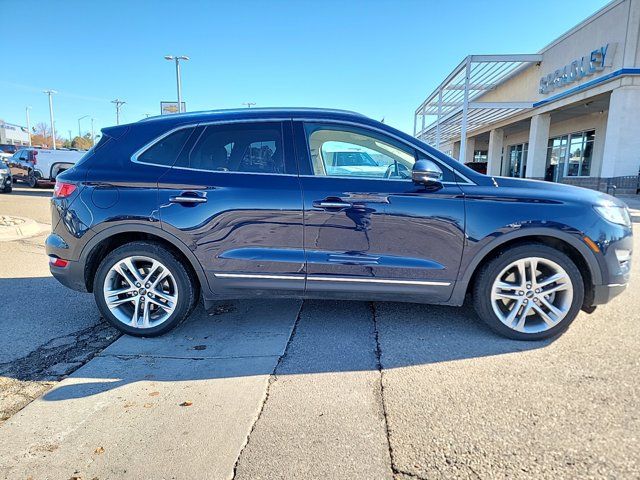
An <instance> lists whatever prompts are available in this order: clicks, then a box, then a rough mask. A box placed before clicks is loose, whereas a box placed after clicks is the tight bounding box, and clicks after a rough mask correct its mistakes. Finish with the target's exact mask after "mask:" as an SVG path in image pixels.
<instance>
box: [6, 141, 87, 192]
mask: <svg viewBox="0 0 640 480" xmlns="http://www.w3.org/2000/svg"><path fill="white" fill-rule="evenodd" d="M85 153H86V152H84V151H76V150H49V149H44V148H31V147H29V148H22V149H20V150H18V151H17V152H16V153H15V154H14V155H13V156H12V157H11V158H9V160H8V164H9V168H10V169H11V174H12V175H13V181H14V183H15V181H16V180H20V181H23V182H27V183H28V184H29V186H30V187H32V188H35V187H37V186H39V185H47V184H49V185H52V184H53V183H54V182H55V180H56V177H57V176H58V174H60V173H62V172H64V171H65V170H68V169H69V168H71V167H73V166H74V165H75V164H76V163H77V162H78V160H80V159H81V158H82V156H83V155H84V154H85Z"/></svg>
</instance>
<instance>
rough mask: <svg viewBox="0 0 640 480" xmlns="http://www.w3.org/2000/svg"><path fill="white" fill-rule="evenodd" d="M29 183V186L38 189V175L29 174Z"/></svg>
mask: <svg viewBox="0 0 640 480" xmlns="http://www.w3.org/2000/svg"><path fill="white" fill-rule="evenodd" d="M27 182H28V183H29V186H30V187H31V188H38V178H37V177H36V174H35V173H34V172H33V171H31V172H29V177H28V178H27Z"/></svg>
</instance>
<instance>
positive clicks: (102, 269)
mask: <svg viewBox="0 0 640 480" xmlns="http://www.w3.org/2000/svg"><path fill="white" fill-rule="evenodd" d="M136 255H138V256H145V257H149V258H152V259H154V260H157V261H159V262H160V263H162V264H163V265H164V266H166V267H167V268H168V269H169V271H170V272H171V274H172V275H173V277H174V278H175V281H176V287H177V291H178V301H177V305H176V308H175V310H174V311H173V313H172V314H171V316H170V317H169V318H168V319H167V320H165V321H164V322H163V323H161V324H160V325H157V326H154V327H150V328H135V327H133V326H131V325H125V324H124V323H122V322H121V321H120V320H118V319H117V318H116V317H115V315H114V314H113V313H112V312H111V310H109V308H108V307H107V304H106V301H105V298H104V292H103V287H104V283H105V281H106V277H107V274H108V273H109V270H110V269H111V267H113V266H114V265H115V264H116V263H117V262H118V261H120V260H123V259H125V258H126V257H130V256H136ZM93 293H94V297H95V299H96V303H97V305H98V309H99V310H100V312H101V313H102V316H103V317H104V318H106V319H107V320H108V321H109V323H111V324H112V325H113V326H114V327H116V328H117V329H118V330H120V331H121V332H123V333H126V334H128V335H133V336H136V337H156V336H158V335H162V334H164V333H166V332H168V331H169V330H172V329H173V328H175V327H176V326H178V325H179V324H180V323H182V322H183V321H184V320H185V319H186V318H187V317H188V316H189V314H190V313H191V312H192V311H193V309H194V308H195V306H196V304H197V302H198V296H199V286H198V283H197V279H196V278H194V276H193V274H192V273H191V271H190V270H188V269H187V268H185V267H184V265H183V264H182V261H181V259H179V258H178V257H176V255H175V254H174V253H173V252H171V251H170V250H168V249H166V248H165V247H163V246H162V245H159V244H157V243H153V242H144V241H140V242H131V243H127V244H125V245H123V246H121V247H118V248H116V249H115V250H113V251H112V252H111V253H109V254H108V255H107V256H106V257H105V258H104V259H103V260H102V262H100V265H99V266H98V270H97V271H96V276H95V280H94V285H93Z"/></svg>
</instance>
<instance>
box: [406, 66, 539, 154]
mask: <svg viewBox="0 0 640 480" xmlns="http://www.w3.org/2000/svg"><path fill="white" fill-rule="evenodd" d="M540 61H542V55H540V54H514V55H469V56H468V57H467V58H465V59H464V60H463V61H462V62H461V63H460V65H458V66H457V67H456V68H455V69H454V70H453V71H452V72H451V73H450V74H449V75H448V76H447V78H445V79H444V81H443V82H442V83H441V84H440V85H439V86H438V88H436V89H435V90H434V91H433V92H432V93H431V95H429V96H428V97H427V99H426V100H425V101H424V102H422V104H421V105H420V106H419V107H418V108H417V109H416V111H415V116H414V123H413V134H414V136H417V137H418V138H420V139H422V140H424V141H426V142H427V143H429V144H430V145H433V146H434V147H436V148H440V145H441V144H442V143H445V142H449V141H451V140H454V139H457V138H460V161H461V162H464V161H465V154H466V147H467V145H466V144H467V134H468V133H469V132H472V131H474V130H477V129H480V128H482V127H485V126H487V125H490V124H491V123H494V122H496V121H498V120H503V119H505V118H508V117H510V116H512V115H515V114H517V113H518V112H521V111H523V110H526V109H528V108H532V107H533V101H522V102H481V101H477V99H479V97H481V96H482V95H484V94H485V93H487V92H488V91H490V90H493V89H494V88H496V87H497V86H498V85H499V84H500V83H502V82H504V81H505V80H507V79H508V78H510V77H511V76H513V75H515V74H516V73H518V72H519V71H520V70H522V69H523V68H525V67H526V66H527V65H528V64H530V63H535V62H540ZM419 117H420V128H419V129H418V118H419ZM427 118H429V119H430V123H428V124H427Z"/></svg>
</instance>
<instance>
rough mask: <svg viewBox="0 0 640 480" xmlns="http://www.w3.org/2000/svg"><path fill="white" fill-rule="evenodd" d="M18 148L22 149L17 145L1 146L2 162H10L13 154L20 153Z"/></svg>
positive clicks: (6, 144) (0, 158)
mask: <svg viewBox="0 0 640 480" xmlns="http://www.w3.org/2000/svg"><path fill="white" fill-rule="evenodd" d="M18 148H20V147H18V146H17V145H11V144H8V143H2V144H0V161H1V162H5V163H6V162H7V160H9V158H11V157H12V156H13V154H14V153H16V152H17V151H18Z"/></svg>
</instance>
